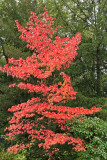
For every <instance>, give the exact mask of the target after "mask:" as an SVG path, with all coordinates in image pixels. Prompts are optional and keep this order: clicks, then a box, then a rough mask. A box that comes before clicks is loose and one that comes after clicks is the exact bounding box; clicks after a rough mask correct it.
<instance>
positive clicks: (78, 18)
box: [45, 0, 107, 96]
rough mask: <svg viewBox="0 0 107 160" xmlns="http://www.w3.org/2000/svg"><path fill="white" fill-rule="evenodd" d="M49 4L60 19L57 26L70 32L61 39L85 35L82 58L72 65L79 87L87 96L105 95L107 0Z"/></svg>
mask: <svg viewBox="0 0 107 160" xmlns="http://www.w3.org/2000/svg"><path fill="white" fill-rule="evenodd" d="M45 3H46V7H47V8H48V9H49V10H50V13H51V14H53V15H54V17H55V18H56V21H55V24H57V23H58V22H59V24H60V25H61V26H62V31H66V33H65V34H64V35H62V34H60V36H67V35H73V34H75V33H76V32H78V31H79V32H81V34H82V43H81V45H80V50H79V55H78V56H77V58H76V60H75V63H72V65H71V70H72V75H71V77H72V79H73V80H74V82H75V84H76V85H75V86H78V87H79V90H80V91H81V92H82V93H83V94H84V95H87V96H101V95H104V92H106V88H105V87H107V86H106V81H105V80H104V79H105V78H104V77H105V76H106V75H105V74H106V72H107V71H106V65H107V56H106V52H107V50H106V43H107V39H106V36H107V32H106V31H107V21H106V19H107V14H106V10H107V1H106V0H102V1H94V0H92V1H91V0H88V1H80V0H76V1H73V0H68V1H65V0H59V1H56V0H52V1H45ZM63 33H64V32H63ZM75 68H76V70H75ZM73 70H74V72H73ZM77 77H78V78H77ZM105 94H106V93H105Z"/></svg>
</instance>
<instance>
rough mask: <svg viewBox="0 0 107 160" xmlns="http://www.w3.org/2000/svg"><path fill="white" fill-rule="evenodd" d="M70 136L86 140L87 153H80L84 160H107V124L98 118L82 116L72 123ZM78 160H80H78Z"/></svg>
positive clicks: (70, 124)
mask: <svg viewBox="0 0 107 160" xmlns="http://www.w3.org/2000/svg"><path fill="white" fill-rule="evenodd" d="M68 126H69V127H70V128H71V130H70V134H71V135H73V136H75V137H78V136H79V137H81V139H84V140H85V145H86V151H85V152H82V153H79V154H78V156H80V159H83V160H90V159H92V160H97V159H99V160H106V159H107V152H106V150H107V124H106V122H104V121H103V120H101V119H99V118H97V117H94V118H93V117H86V116H80V119H76V120H74V121H73V122H70V123H69V124H68ZM76 160H79V159H78V158H77V159H76Z"/></svg>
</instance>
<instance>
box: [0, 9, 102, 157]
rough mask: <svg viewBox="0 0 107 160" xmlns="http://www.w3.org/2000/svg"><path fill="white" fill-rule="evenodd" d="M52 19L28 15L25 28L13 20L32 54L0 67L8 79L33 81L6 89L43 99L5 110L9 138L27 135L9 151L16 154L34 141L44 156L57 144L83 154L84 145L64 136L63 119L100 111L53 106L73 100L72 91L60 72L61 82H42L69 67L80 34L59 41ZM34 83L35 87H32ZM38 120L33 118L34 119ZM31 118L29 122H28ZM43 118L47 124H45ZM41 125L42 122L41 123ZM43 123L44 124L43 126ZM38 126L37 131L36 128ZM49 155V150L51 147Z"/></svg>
mask: <svg viewBox="0 0 107 160" xmlns="http://www.w3.org/2000/svg"><path fill="white" fill-rule="evenodd" d="M53 20H54V18H52V17H49V15H48V11H47V10H45V12H44V13H43V14H42V15H41V18H40V19H39V18H38V17H37V15H36V13H33V12H31V16H30V18H29V22H28V23H27V26H25V27H22V26H21V25H20V24H19V22H18V21H16V24H17V27H18V30H19V31H20V32H22V34H21V35H20V38H21V39H22V40H24V41H26V42H27V47H28V48H30V49H31V50H33V55H32V56H31V57H27V58H26V60H23V59H22V58H20V59H19V60H15V59H14V58H10V59H9V64H11V65H9V64H6V65H5V66H4V68H2V67H1V68H0V70H1V71H2V72H7V75H11V76H12V77H17V78H21V79H23V80H27V79H28V78H30V77H31V75H32V76H33V77H36V78H37V79H38V81H37V82H33V84H31V83H22V82H21V83H19V84H11V85H10V87H15V86H16V87H19V88H20V89H27V90H28V92H36V93H40V94H41V95H43V98H40V97H36V98H34V97H33V98H32V99H30V100H28V101H27V102H26V103H21V104H18V105H15V106H12V107H11V108H9V111H10V112H13V113H14V114H13V117H12V118H11V120H10V121H9V127H7V128H6V129H5V130H7V131H8V132H7V135H8V136H9V137H10V139H14V138H15V136H16V135H20V134H22V135H23V134H24V133H27V134H28V138H29V141H30V142H29V143H28V144H23V143H21V144H16V145H15V146H12V147H10V148H9V149H8V150H9V152H17V151H18V150H21V149H24V148H27V147H29V146H30V145H33V144H34V143H35V141H36V140H38V141H40V143H39V147H43V148H44V149H45V150H46V154H50V155H52V154H54V152H55V151H57V149H56V148H55V147H54V145H56V144H57V143H59V144H64V143H65V142H68V144H72V146H73V148H74V149H75V150H79V151H84V150H85V146H84V144H83V141H82V140H81V139H79V138H73V137H70V136H68V135H67V130H70V128H69V127H68V126H67V125H66V120H69V121H71V120H72V119H73V118H75V117H78V116H79V115H80V114H93V113H95V112H98V111H100V110H101V108H96V107H92V108H91V109H84V108H82V107H81V108H79V107H76V108H71V107H67V106H62V105H57V104H56V103H57V102H65V101H68V100H70V99H75V98H76V97H75V95H76V92H75V91H74V90H73V88H72V86H71V80H70V77H69V76H68V75H66V74H65V73H64V72H60V75H61V76H62V78H63V82H60V83H58V84H52V85H49V86H48V85H46V83H45V81H44V80H45V79H46V78H48V77H50V76H52V73H53V72H54V71H55V70H59V71H60V70H61V69H63V67H64V68H66V67H69V65H70V64H71V62H72V60H73V59H74V58H75V56H76V55H77V51H76V50H77V49H78V46H77V45H78V44H79V43H80V42H81V34H80V33H77V34H76V35H75V37H71V38H70V37H66V38H60V37H58V36H57V37H55V40H53V34H54V33H55V32H57V29H56V28H55V29H53V27H52V25H53V23H54V21H53ZM59 28H60V26H59ZM35 84H36V85H35ZM35 115H39V117H38V118H37V116H35ZM32 118H33V120H31V119H32ZM44 118H45V119H46V118H47V120H48V121H46V122H45V120H44ZM42 122H43V123H42ZM44 122H45V123H44ZM52 124H53V125H55V124H57V125H58V127H59V128H60V129H61V130H62V131H64V132H65V133H55V131H52V130H51V128H52ZM40 125H41V128H40ZM52 146H53V150H51V152H50V148H52Z"/></svg>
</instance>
